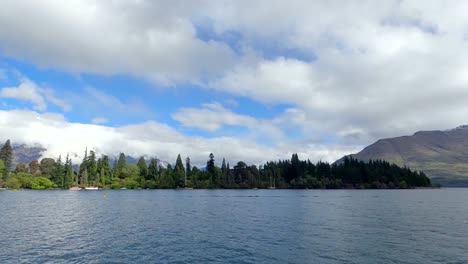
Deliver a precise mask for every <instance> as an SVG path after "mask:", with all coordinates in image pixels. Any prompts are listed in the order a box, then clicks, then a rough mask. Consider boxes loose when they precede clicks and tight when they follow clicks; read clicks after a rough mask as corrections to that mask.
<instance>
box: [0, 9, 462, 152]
mask: <svg viewBox="0 0 468 264" xmlns="http://www.w3.org/2000/svg"><path fill="white" fill-rule="evenodd" d="M467 12H468V3H467V2H466V1H451V2H450V3H445V2H443V1H422V0H419V1H400V0H386V1H358V0H350V1H345V2H344V1H335V0H331V1H326V2H324V1H299V0H293V1H288V2H285V1H280V0H277V1H275V0H268V1H267V0H259V1H255V2H252V1H228V0H226V1H223V0H220V1H190V2H187V1H112V2H111V1H106V2H99V3H96V2H95V1H87V0H82V1H67V2H66V3H57V2H56V1H52V0H49V1H41V2H40V3H39V2H35V1H6V2H5V3H2V9H0V40H1V41H0V50H1V51H2V52H3V54H6V55H7V56H10V57H14V58H19V59H23V60H26V61H28V62H31V63H33V64H35V65H39V66H41V67H51V68H55V69H59V70H64V71H71V72H76V73H82V72H90V73H95V74H100V75H112V74H130V75H134V76H137V77H143V78H145V79H147V80H151V81H155V82H157V83H162V84H166V85H167V86H170V87H173V86H177V85H178V84H187V83H191V84H197V85H200V86H201V87H205V88H207V89H216V90H218V91H221V92H227V93H229V94H234V95H237V96H244V97H248V98H250V99H252V100H255V101H257V102H261V103H264V104H272V105H276V104H287V105H288V106H290V109H289V110H288V111H287V112H286V113H284V115H283V116H281V117H278V119H277V120H270V121H269V122H272V123H273V127H275V126H277V125H278V124H276V123H289V124H291V125H294V126H296V127H298V128H300V129H301V130H302V131H304V132H305V133H307V132H310V133H314V134H322V133H325V134H328V135H330V137H336V138H337V139H338V140H339V141H340V142H341V143H343V144H349V143H350V142H358V143H357V144H361V143H362V144H368V143H372V141H374V140H376V139H378V138H382V137H388V136H396V135H403V134H410V133H413V132H414V131H417V130H421V129H445V128H450V127H456V126H458V125H460V124H465V123H466V122H467V121H466V114H467V113H468V106H467V104H466V102H467V101H468V89H467V85H468V74H467V72H468V49H466V45H467V39H468V37H467V36H468V16H466V13H467ZM18 17H27V18H28V19H27V20H26V19H18ZM199 20H206V21H210V23H211V24H212V26H213V30H214V32H213V34H215V35H216V34H217V35H216V36H215V37H216V38H215V39H216V40H212V41H202V40H200V39H199V38H198V37H197V28H196V25H195V24H196V21H199ZM230 32H234V33H235V34H238V35H239V39H240V40H239V41H238V43H234V44H233V43H229V42H230V41H223V38H222V36H223V34H226V33H230ZM265 43H267V44H265ZM228 44H229V45H232V46H236V49H238V50H240V51H238V52H237V53H236V52H234V51H233V50H232V49H231V48H230V47H229V45H228ZM271 50H274V52H272V51H271ZM288 50H297V51H299V54H304V57H308V58H313V60H305V59H304V58H301V56H297V55H294V54H291V53H290V52H288ZM269 53H273V54H269ZM91 93H92V91H91ZM97 98H101V99H102V97H99V96H98V97H97ZM34 100H36V101H34V104H35V106H36V109H38V110H40V109H41V108H43V105H42V104H41V103H40V101H37V98H36V99H34ZM49 100H50V99H49ZM101 102H107V106H108V107H110V106H111V105H117V107H125V106H124V105H126V104H127V103H128V102H121V101H118V100H114V99H111V100H108V99H105V97H104V99H103V100H101ZM121 103H122V104H121ZM133 105H137V103H135V104H133ZM140 112H144V111H140ZM204 113H205V114H206V113H207V116H201V115H202V114H204ZM187 116H192V117H193V118H192V119H189V118H187ZM220 116H223V118H225V119H226V121H224V120H220ZM429 117H430V118H429ZM174 118H175V119H178V120H179V121H180V122H182V123H183V124H184V125H186V126H190V127H195V128H199V129H205V130H209V131H216V130H218V129H220V127H221V126H223V125H226V124H227V125H229V124H233V125H237V124H238V123H243V124H248V123H251V122H252V120H250V118H249V117H248V116H243V115H239V114H236V113H233V112H232V111H231V112H230V111H229V110H226V109H220V108H219V107H218V109H214V108H213V107H211V108H210V106H204V107H202V109H182V110H181V111H179V112H178V113H175V114H174ZM198 118H200V119H203V122H199V123H198V122H196V121H197V119H198ZM255 121H256V122H257V121H258V120H255ZM275 122H276V123H275ZM252 127H253V126H252ZM283 151H284V149H283Z"/></svg>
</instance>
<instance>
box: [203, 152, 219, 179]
mask: <svg viewBox="0 0 468 264" xmlns="http://www.w3.org/2000/svg"><path fill="white" fill-rule="evenodd" d="M206 171H207V173H208V175H209V177H210V185H211V187H217V185H218V175H217V173H216V166H215V159H214V155H213V153H210V155H209V159H208V161H207V162H206Z"/></svg>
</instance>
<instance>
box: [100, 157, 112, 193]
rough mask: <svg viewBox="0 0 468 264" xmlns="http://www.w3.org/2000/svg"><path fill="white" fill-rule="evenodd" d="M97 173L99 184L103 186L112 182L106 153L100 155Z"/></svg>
mask: <svg viewBox="0 0 468 264" xmlns="http://www.w3.org/2000/svg"><path fill="white" fill-rule="evenodd" d="M99 175H100V180H101V185H102V186H103V187H104V186H105V185H108V184H111V183H112V169H111V166H110V163H109V156H107V155H102V157H101V167H100V168H99Z"/></svg>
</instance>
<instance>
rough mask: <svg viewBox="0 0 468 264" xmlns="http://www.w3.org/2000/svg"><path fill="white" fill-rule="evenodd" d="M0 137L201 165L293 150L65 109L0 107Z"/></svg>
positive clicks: (315, 156) (319, 154) (331, 153)
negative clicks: (211, 159) (95, 120)
mask: <svg viewBox="0 0 468 264" xmlns="http://www.w3.org/2000/svg"><path fill="white" fill-rule="evenodd" d="M0 138H4V139H7V138H10V139H11V140H12V142H14V143H25V144H30V145H34V144H40V145H42V146H44V147H45V148H47V151H46V152H45V153H44V157H58V156H59V155H66V154H67V153H69V154H70V155H71V156H72V157H73V159H74V162H75V163H76V162H80V161H81V158H82V154H83V152H84V149H85V148H88V149H94V150H95V151H96V152H97V153H98V154H108V155H111V156H118V154H119V153H120V152H121V151H122V152H124V153H126V154H128V155H131V156H134V157H138V156H140V155H143V156H147V157H155V156H157V157H159V158H161V159H162V160H165V161H168V162H173V161H174V160H175V158H176V157H177V155H178V154H179V153H180V154H181V155H184V156H185V155H187V156H190V158H191V159H192V161H193V163H194V164H197V165H204V164H206V160H207V158H208V155H209V153H211V152H212V153H214V154H215V157H217V158H218V159H221V157H225V158H226V159H227V160H229V161H231V163H234V162H237V161H239V160H244V161H246V162H249V163H254V164H255V163H257V164H259V163H263V162H265V161H267V160H278V159H285V158H290V156H291V154H292V153H293V152H291V151H290V149H291V146H289V145H287V144H284V145H282V144H280V145H278V146H275V147H273V146H270V147H268V146H264V145H259V144H257V143H255V142H253V141H251V140H249V139H245V138H236V137H215V138H203V137H197V136H187V135H184V134H182V133H180V132H178V131H177V130H175V129H174V128H172V127H170V126H168V125H166V124H163V123H157V122H153V121H149V122H145V123H141V124H135V125H129V126H121V127H108V126H102V125H94V124H81V123H73V122H68V121H67V120H66V119H65V118H64V117H63V116H62V115H59V114H51V113H37V112H33V111H24V110H12V111H1V110H0ZM51 138H53V140H50V139H51ZM294 148H295V149H296V151H295V152H298V153H299V154H300V156H301V157H303V158H310V159H311V160H327V161H334V160H335V159H337V158H339V157H341V156H342V155H343V154H345V153H348V152H349V151H351V150H355V148H349V147H344V148H342V147H340V146H325V145H317V144H309V145H300V146H294Z"/></svg>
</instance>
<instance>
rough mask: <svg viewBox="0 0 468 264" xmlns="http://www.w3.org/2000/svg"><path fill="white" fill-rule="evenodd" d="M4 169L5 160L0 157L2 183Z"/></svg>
mask: <svg viewBox="0 0 468 264" xmlns="http://www.w3.org/2000/svg"><path fill="white" fill-rule="evenodd" d="M4 171H5V163H4V162H3V160H1V159H0V183H1V182H2V179H3V175H4V174H3V173H4ZM0 186H1V184H0Z"/></svg>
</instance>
